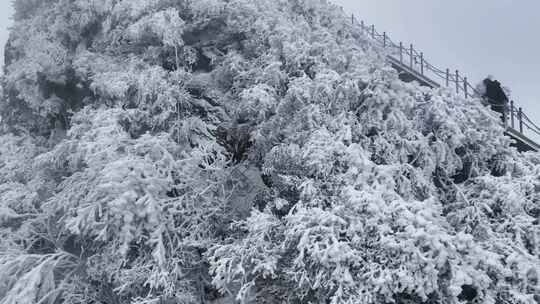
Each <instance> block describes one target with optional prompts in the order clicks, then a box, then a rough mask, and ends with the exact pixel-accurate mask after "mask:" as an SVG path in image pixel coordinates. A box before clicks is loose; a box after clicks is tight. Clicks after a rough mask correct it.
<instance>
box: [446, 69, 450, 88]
mask: <svg viewBox="0 0 540 304" xmlns="http://www.w3.org/2000/svg"><path fill="white" fill-rule="evenodd" d="M446 87H447V88H448V87H450V69H446Z"/></svg>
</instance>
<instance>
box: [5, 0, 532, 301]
mask: <svg viewBox="0 0 540 304" xmlns="http://www.w3.org/2000/svg"><path fill="white" fill-rule="evenodd" d="M15 7H16V10H17V12H16V15H15V26H14V27H13V30H12V34H11V39H10V42H9V44H8V46H7V49H6V54H7V56H6V58H7V61H6V76H5V85H4V86H3V87H4V96H5V99H2V102H1V103H0V115H1V116H2V121H1V123H2V126H1V128H0V129H1V130H3V131H2V132H3V133H2V134H0V304H4V303H5V304H8V303H20V304H26V303H28V304H29V303H51V304H52V303H68V304H70V303H72V304H74V303H81V304H82V303H103V304H104V303H119V304H120V303H137V304H143V303H144V304H150V303H224V302H228V301H229V302H230V301H237V302H240V303H445V304H446V303H464V302H467V303H494V304H495V303H497V304H498V303H516V304H517V303H519V304H536V303H537V302H538V301H539V294H540V286H539V276H540V243H539V242H540V228H539V221H540V207H539V202H540V178H539V176H540V157H539V156H538V154H535V153H518V152H517V151H516V150H515V149H514V148H512V147H511V146H510V145H511V142H510V140H509V139H508V138H506V137H505V136H504V135H503V129H502V128H501V127H500V126H499V121H498V118H497V117H495V115H492V113H490V111H489V109H486V108H485V107H484V106H482V104H481V102H480V101H479V100H476V99H468V100H467V99H463V98H461V97H458V96H455V95H454V94H453V93H452V92H451V91H450V90H447V89H445V88H440V89H429V88H425V87H421V86H419V85H418V84H417V83H404V82H402V81H401V80H400V79H399V78H398V75H397V73H396V71H394V70H393V69H392V68H391V67H390V65H389V64H388V63H387V62H386V61H385V57H384V52H383V50H381V49H379V48H377V47H376V46H374V45H372V44H371V43H370V42H369V41H368V40H367V39H366V37H365V36H363V35H362V33H360V32H358V31H357V30H356V29H355V28H354V27H353V25H351V24H350V19H349V18H348V17H347V16H345V14H344V13H343V11H341V10H340V9H338V8H337V7H335V6H333V5H332V4H330V3H328V2H327V1H325V0H278V1H275V0H259V1H248V0H203V1H201V0H159V1H150V0H136V1H135V0H133V1H131V0H130V1H127V0H122V1H113V0H92V1H82V0H74V1H72V0H47V1H33V0H17V1H15Z"/></svg>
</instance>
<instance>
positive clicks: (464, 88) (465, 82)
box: [463, 77, 469, 98]
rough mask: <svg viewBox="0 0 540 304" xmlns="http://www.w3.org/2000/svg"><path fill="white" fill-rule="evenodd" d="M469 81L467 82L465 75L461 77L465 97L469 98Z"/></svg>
mask: <svg viewBox="0 0 540 304" xmlns="http://www.w3.org/2000/svg"><path fill="white" fill-rule="evenodd" d="M468 86H469V83H468V82H467V77H464V78H463V91H464V92H465V98H469V92H468V91H467V90H468Z"/></svg>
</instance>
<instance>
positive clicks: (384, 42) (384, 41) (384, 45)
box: [383, 32, 386, 47]
mask: <svg viewBox="0 0 540 304" xmlns="http://www.w3.org/2000/svg"><path fill="white" fill-rule="evenodd" d="M383 47H386V32H384V33H383Z"/></svg>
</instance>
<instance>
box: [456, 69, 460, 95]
mask: <svg viewBox="0 0 540 304" xmlns="http://www.w3.org/2000/svg"><path fill="white" fill-rule="evenodd" d="M456 94H459V70H456Z"/></svg>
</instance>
